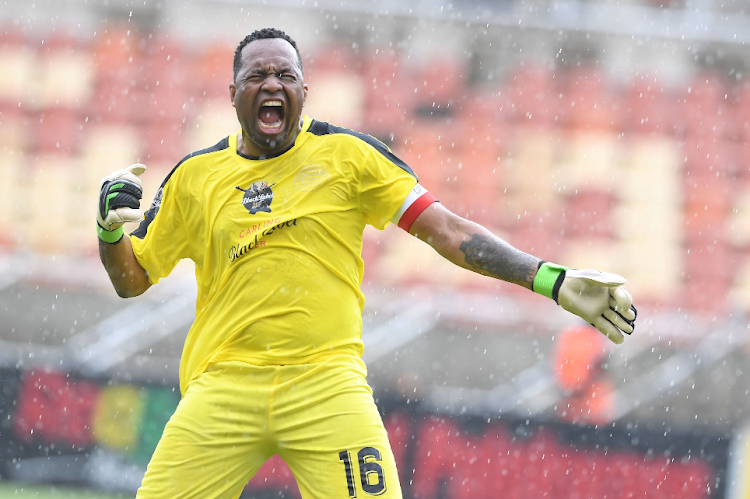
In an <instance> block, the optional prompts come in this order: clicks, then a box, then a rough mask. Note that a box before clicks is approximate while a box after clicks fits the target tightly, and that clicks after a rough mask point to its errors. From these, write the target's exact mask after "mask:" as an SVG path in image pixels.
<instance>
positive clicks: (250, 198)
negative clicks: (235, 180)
mask: <svg viewBox="0 0 750 499" xmlns="http://www.w3.org/2000/svg"><path fill="white" fill-rule="evenodd" d="M274 185H276V184H271V185H268V183H267V182H263V181H262V180H261V181H258V182H253V183H252V184H251V185H250V187H249V188H247V189H243V188H242V187H240V186H239V185H238V186H237V187H235V189H237V190H238V191H242V193H243V194H242V206H244V207H245V208H246V209H247V211H248V212H250V214H251V215H255V214H256V213H258V212H259V211H262V212H265V213H271V202H272V201H273V191H272V190H271V187H273V186H274Z"/></svg>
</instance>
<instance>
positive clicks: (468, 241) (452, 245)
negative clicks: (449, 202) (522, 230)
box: [409, 203, 541, 289]
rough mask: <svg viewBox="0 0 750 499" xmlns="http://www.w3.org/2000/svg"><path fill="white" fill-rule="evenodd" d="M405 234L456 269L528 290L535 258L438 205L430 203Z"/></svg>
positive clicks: (535, 263)
mask: <svg viewBox="0 0 750 499" xmlns="http://www.w3.org/2000/svg"><path fill="white" fill-rule="evenodd" d="M409 233H410V234H412V235H413V236H415V237H418V238H419V239H421V240H422V241H424V242H426V243H427V244H429V245H430V246H432V247H433V248H434V249H435V251H437V252H438V253H439V254H440V255H441V256H443V257H444V258H446V259H447V260H449V261H450V262H452V263H454V264H456V265H458V266H460V267H463V268H465V269H468V270H471V271H474V272H477V273H479V274H483V275H487V276H491V277H495V278H497V279H501V280H503V281H507V282H511V283H513V284H518V285H520V286H523V287H525V288H528V289H532V284H533V283H534V277H535V276H536V271H537V268H538V267H539V262H540V261H541V260H540V259H539V258H536V257H534V256H531V255H529V254H528V253H524V252H523V251H520V250H518V249H516V248H514V247H513V246H511V245H510V244H508V243H506V242H505V241H503V240H502V239H500V238H499V237H497V236H496V235H494V234H492V233H491V232H490V231H488V230H487V229H485V228H484V227H482V226H481V225H479V224H477V223H475V222H471V221H469V220H466V219H464V218H461V217H459V216H458V215H455V214H454V213H451V212H450V211H449V210H448V209H446V208H445V207H443V205H441V204H440V203H432V204H431V205H430V206H429V207H427V208H426V209H425V210H424V211H423V212H422V213H420V215H419V216H418V217H417V219H416V220H414V223H413V224H412V225H411V228H410V229H409Z"/></svg>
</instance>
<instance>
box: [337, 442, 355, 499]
mask: <svg viewBox="0 0 750 499" xmlns="http://www.w3.org/2000/svg"><path fill="white" fill-rule="evenodd" d="M339 459H340V460H341V461H344V471H346V486H347V487H348V488H349V497H357V489H355V488H354V472H353V471H352V460H351V459H350V458H349V451H345V450H342V451H341V452H339Z"/></svg>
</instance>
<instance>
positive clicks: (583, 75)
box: [558, 66, 617, 129]
mask: <svg viewBox="0 0 750 499" xmlns="http://www.w3.org/2000/svg"><path fill="white" fill-rule="evenodd" d="M558 76H560V75H558ZM563 79H564V81H565V83H564V85H563V89H562V91H561V94H562V97H561V99H560V100H561V104H560V106H559V112H560V116H559V119H558V123H562V124H565V125H567V126H570V127H573V128H579V129H581V128H583V129H586V128H594V129H608V128H613V127H615V126H616V123H615V119H616V117H617V114H615V113H613V111H612V106H613V99H612V97H611V96H610V95H609V94H608V91H607V82H606V77H605V74H604V72H602V71H600V70H598V69H597V68H593V67H590V66H588V67H577V68H575V69H573V70H571V71H569V72H568V73H567V74H564V76H563Z"/></svg>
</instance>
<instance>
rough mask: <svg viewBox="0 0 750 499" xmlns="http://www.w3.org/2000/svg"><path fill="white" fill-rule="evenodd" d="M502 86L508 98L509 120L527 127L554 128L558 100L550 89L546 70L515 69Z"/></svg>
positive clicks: (549, 74) (551, 83) (533, 67)
mask: <svg viewBox="0 0 750 499" xmlns="http://www.w3.org/2000/svg"><path fill="white" fill-rule="evenodd" d="M506 86H507V91H508V93H509V95H510V98H509V101H510V102H509V104H508V105H509V107H510V109H509V118H510V119H512V120H513V121H514V122H516V123H519V124H522V125H528V126H536V127H540V126H541V127H549V126H553V125H555V123H556V120H555V119H556V117H557V116H558V110H559V107H560V98H559V92H556V91H555V88H554V80H553V73H552V71H550V69H549V68H548V67H546V66H542V65H523V66H517V67H516V68H514V69H513V70H512V71H511V73H510V77H509V79H508V81H507V83H506Z"/></svg>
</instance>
